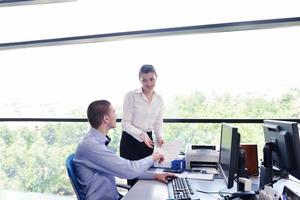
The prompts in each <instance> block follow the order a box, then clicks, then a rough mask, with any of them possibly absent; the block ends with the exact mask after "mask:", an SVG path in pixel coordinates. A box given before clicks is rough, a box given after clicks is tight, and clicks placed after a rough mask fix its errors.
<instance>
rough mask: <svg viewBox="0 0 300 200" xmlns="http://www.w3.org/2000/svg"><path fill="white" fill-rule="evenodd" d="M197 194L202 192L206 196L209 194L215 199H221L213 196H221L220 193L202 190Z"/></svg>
mask: <svg viewBox="0 0 300 200" xmlns="http://www.w3.org/2000/svg"><path fill="white" fill-rule="evenodd" d="M196 191H197V192H201V193H204V194H207V195H209V196H211V197H213V198H214V199H219V198H218V197H215V196H214V195H213V194H219V192H205V191H202V190H196Z"/></svg>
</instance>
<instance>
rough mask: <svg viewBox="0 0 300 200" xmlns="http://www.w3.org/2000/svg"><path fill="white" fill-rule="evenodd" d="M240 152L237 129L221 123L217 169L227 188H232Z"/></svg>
mask: <svg viewBox="0 0 300 200" xmlns="http://www.w3.org/2000/svg"><path fill="white" fill-rule="evenodd" d="M239 152H240V134H239V133H238V129H237V128H235V127H231V126H229V125H227V124H222V128H221V140H220V156H219V169H220V172H221V173H222V175H223V177H224V180H225V182H226V184H227V188H228V189H229V188H232V187H233V183H234V178H235V174H236V172H237V168H238V160H239Z"/></svg>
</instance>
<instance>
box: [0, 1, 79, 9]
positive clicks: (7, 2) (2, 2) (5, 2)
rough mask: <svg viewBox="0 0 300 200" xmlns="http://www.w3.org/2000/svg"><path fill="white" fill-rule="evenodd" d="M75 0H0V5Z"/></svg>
mask: <svg viewBox="0 0 300 200" xmlns="http://www.w3.org/2000/svg"><path fill="white" fill-rule="evenodd" d="M70 1H77V0H0V7H7V6H24V5H35V4H49V3H64V2H70Z"/></svg>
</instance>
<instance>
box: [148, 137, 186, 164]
mask: <svg viewBox="0 0 300 200" xmlns="http://www.w3.org/2000/svg"><path fill="white" fill-rule="evenodd" d="M182 146H183V140H182V139H175V140H173V141H171V142H165V143H164V144H163V145H162V147H161V148H155V152H159V153H161V154H163V155H164V157H165V159H164V161H163V162H162V163H158V162H155V163H154V167H161V168H171V162H172V160H175V159H176V158H177V156H178V155H179V153H180V150H181V148H182Z"/></svg>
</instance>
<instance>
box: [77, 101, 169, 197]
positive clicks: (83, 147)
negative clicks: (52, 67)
mask: <svg viewBox="0 0 300 200" xmlns="http://www.w3.org/2000/svg"><path fill="white" fill-rule="evenodd" d="M87 116H88V120H89V122H90V125H91V128H90V131H89V133H88V134H87V135H86V136H85V137H84V139H83V140H82V141H81V142H80V143H79V145H78V147H77V150H76V153H75V159H74V167H75V173H76V177H77V181H78V183H79V188H80V191H81V192H82V193H83V194H85V199H86V200H94V199H99V200H101V199H103V200H117V199H120V196H119V194H118V192H117V188H116V180H115V177H116V176H117V177H120V178H124V179H133V178H137V177H138V178H140V179H156V180H158V181H161V182H164V183H167V180H166V178H167V177H168V176H175V175H173V174H170V173H156V174H154V173H149V172H148V173H146V171H147V170H148V169H149V168H150V167H151V166H152V165H153V163H154V161H159V162H161V161H163V155H161V154H159V153H153V154H152V155H150V156H148V157H146V158H144V159H141V160H136V161H130V160H126V159H124V158H121V157H119V156H117V155H116V154H115V153H114V152H112V151H111V150H110V149H109V148H108V147H107V145H108V143H109V142H110V138H109V137H108V136H107V134H108V131H109V130H110V129H112V128H115V127H116V114H115V110H114V108H113V107H112V106H111V104H110V102H108V101H106V100H98V101H94V102H92V103H91V104H90V105H89V107H88V110H87Z"/></svg>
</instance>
